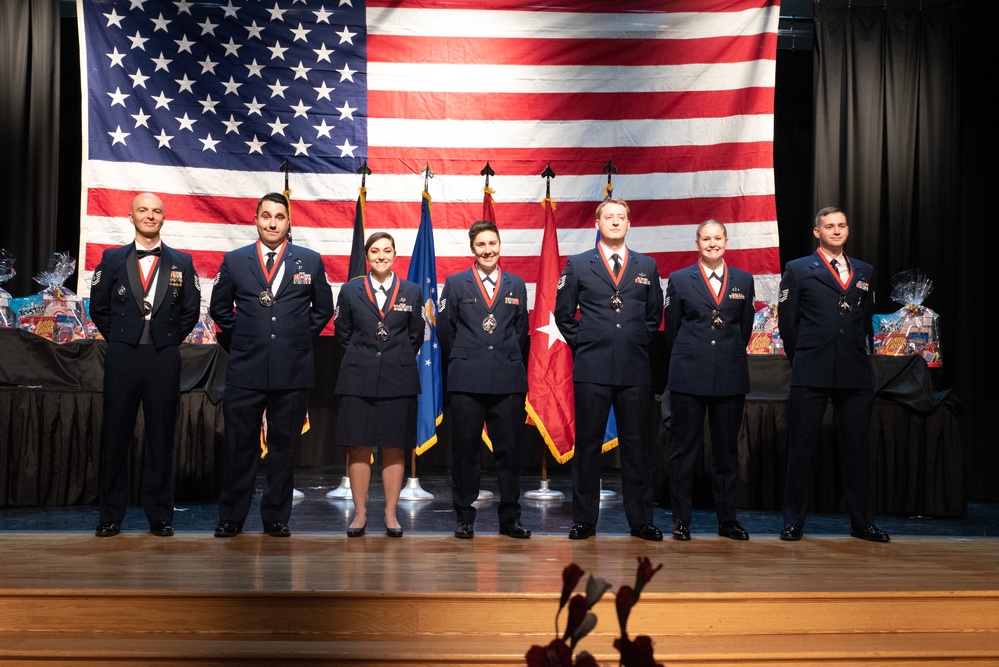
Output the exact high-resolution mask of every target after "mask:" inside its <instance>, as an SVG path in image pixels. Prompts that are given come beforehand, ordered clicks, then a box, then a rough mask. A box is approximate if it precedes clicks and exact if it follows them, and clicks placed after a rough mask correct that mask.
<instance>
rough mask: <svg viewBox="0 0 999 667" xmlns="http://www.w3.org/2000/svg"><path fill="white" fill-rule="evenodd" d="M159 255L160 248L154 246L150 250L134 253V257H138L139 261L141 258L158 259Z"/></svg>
mask: <svg viewBox="0 0 999 667" xmlns="http://www.w3.org/2000/svg"><path fill="white" fill-rule="evenodd" d="M159 254H160V246H156V247H155V248H153V249H152V250H136V251H135V256H136V257H138V258H139V259H142V258H143V257H159Z"/></svg>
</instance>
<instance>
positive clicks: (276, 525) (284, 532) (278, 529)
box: [265, 521, 291, 537]
mask: <svg viewBox="0 0 999 667" xmlns="http://www.w3.org/2000/svg"><path fill="white" fill-rule="evenodd" d="M265 532H266V533H267V534H268V535H270V536H271V537H291V529H290V528H288V524H286V523H285V522H284V521H271V522H270V523H269V524H267V529H266V531H265Z"/></svg>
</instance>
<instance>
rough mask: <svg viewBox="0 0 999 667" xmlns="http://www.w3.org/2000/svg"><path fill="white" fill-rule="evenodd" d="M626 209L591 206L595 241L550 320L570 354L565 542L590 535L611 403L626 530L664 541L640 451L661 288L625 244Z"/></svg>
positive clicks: (561, 286)
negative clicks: (572, 429) (571, 438)
mask: <svg viewBox="0 0 999 667" xmlns="http://www.w3.org/2000/svg"><path fill="white" fill-rule="evenodd" d="M629 214H630V210H629V207H628V204H627V203H626V202H624V201H623V200H620V199H605V200H604V201H602V202H601V203H600V205H599V206H597V220H596V228H597V230H598V231H599V232H600V242H599V243H598V244H597V247H596V248H594V249H593V250H588V251H586V252H583V253H580V254H578V255H573V256H572V257H570V258H569V260H568V262H567V263H566V265H565V270H564V271H563V272H562V277H561V278H560V279H559V283H558V295H557V296H556V298H555V321H556V324H557V325H558V328H559V331H561V332H562V336H563V337H564V338H565V341H566V343H568V345H569V348H570V349H571V350H572V353H573V369H572V380H573V387H574V389H575V406H576V446H575V452H574V453H573V456H572V520H573V522H574V523H573V526H572V528H571V529H570V531H569V538H570V539H574V540H580V539H586V538H588V537H591V536H593V535H596V534H597V530H596V525H597V519H598V517H599V514H600V450H601V447H602V445H603V437H604V431H605V430H606V427H607V417H608V415H609V413H610V408H611V406H612V405H613V406H614V415H615V418H616V420H617V431H618V442H619V446H620V448H621V450H620V451H621V485H622V491H623V496H624V511H625V515H626V516H627V518H628V525H629V526H630V527H631V534H632V535H633V536H634V537H640V538H642V539H645V540H661V539H662V538H663V534H662V532H661V531H660V530H659V529H658V528H656V526H655V524H653V522H652V485H651V481H650V479H649V456H648V452H647V451H646V443H647V440H648V435H647V432H648V427H649V410H650V408H651V405H652V368H651V366H650V364H649V343H650V341H651V337H652V335H653V333H655V332H656V331H657V330H658V329H659V323H660V321H661V320H662V315H663V291H662V284H661V282H660V280H659V269H658V268H656V263H655V260H653V259H652V258H651V257H646V256H645V255H640V254H639V253H637V252H635V251H633V250H630V249H629V248H628V247H627V246H626V245H625V236H626V235H627V234H628V229H629V228H630V227H631V221H630V219H629ZM577 309H578V310H579V319H576V310H577Z"/></svg>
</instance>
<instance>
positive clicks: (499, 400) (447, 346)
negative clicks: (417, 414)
mask: <svg viewBox="0 0 999 667" xmlns="http://www.w3.org/2000/svg"><path fill="white" fill-rule="evenodd" d="M468 238H469V241H470V245H471V247H472V253H473V254H474V255H475V264H474V265H473V266H472V268H470V269H468V270H467V271H462V272H461V273H456V274H453V275H450V276H448V277H447V280H446V281H445V282H444V290H443V292H441V299H440V312H439V317H438V327H437V334H438V336H439V337H440V342H441V348H442V351H443V352H444V354H445V355H446V356H448V357H449V362H448V367H447V371H448V372H447V397H448V404H449V405H450V406H451V421H452V443H451V449H452V452H453V460H452V466H451V501H452V503H453V505H454V511H455V513H456V514H457V524H456V526H455V530H454V536H455V537H457V538H461V539H467V538H471V537H473V536H474V535H475V532H474V526H475V507H473V506H472V503H473V502H475V499H476V497H478V495H479V481H480V478H481V467H480V462H479V447H480V446H481V444H482V423H483V421H484V422H485V423H486V426H487V428H488V431H489V438H490V440H491V441H492V445H493V454H494V455H495V460H496V477H497V481H498V483H499V492H500V494H499V495H500V502H499V508H498V509H499V533H500V535H509V536H510V537H516V538H528V537H530V536H531V531H529V530H527V529H526V528H524V526H523V525H522V524H521V523H520V440H521V434H522V433H523V428H524V420H525V409H524V399H525V397H526V394H527V368H526V366H525V359H526V358H527V356H526V354H525V350H526V347H527V341H528V318H527V287H526V286H525V285H524V280H523V279H522V278H520V277H519V276H515V275H513V274H512V273H508V272H506V271H501V270H500V268H499V258H500V237H499V230H498V229H497V228H496V224H495V223H493V222H490V221H488V220H479V221H478V222H476V223H474V224H473V225H472V227H471V228H470V229H469V230H468Z"/></svg>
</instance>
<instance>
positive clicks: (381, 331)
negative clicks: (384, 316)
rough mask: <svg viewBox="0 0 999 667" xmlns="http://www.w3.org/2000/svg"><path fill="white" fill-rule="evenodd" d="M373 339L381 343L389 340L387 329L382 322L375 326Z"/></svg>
mask: <svg viewBox="0 0 999 667" xmlns="http://www.w3.org/2000/svg"><path fill="white" fill-rule="evenodd" d="M375 339H376V340H378V341H379V342H381V343H384V342H385V341H387V340H388V339H389V328H388V327H387V326H385V323H384V322H379V323H378V324H376V325H375Z"/></svg>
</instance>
